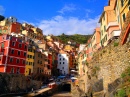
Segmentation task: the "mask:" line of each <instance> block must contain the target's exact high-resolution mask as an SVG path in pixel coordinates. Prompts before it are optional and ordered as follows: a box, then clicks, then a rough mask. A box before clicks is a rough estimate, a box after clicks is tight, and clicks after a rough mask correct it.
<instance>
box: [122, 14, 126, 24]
mask: <svg viewBox="0 0 130 97" xmlns="http://www.w3.org/2000/svg"><path fill="white" fill-rule="evenodd" d="M122 17H123V21H124V22H125V13H124V14H123V16H122Z"/></svg>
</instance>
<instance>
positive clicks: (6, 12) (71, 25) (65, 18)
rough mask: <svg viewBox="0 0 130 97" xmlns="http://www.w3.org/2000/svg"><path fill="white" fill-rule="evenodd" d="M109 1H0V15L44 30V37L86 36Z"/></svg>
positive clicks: (96, 25) (95, 25)
mask: <svg viewBox="0 0 130 97" xmlns="http://www.w3.org/2000/svg"><path fill="white" fill-rule="evenodd" d="M106 5H108V0H0V14H1V15H3V16H5V17H6V18H7V17H10V16H13V17H16V18H17V19H18V22H20V23H24V22H26V23H29V24H32V25H34V26H36V27H39V28H41V29H42V30H43V34H44V35H49V34H53V35H61V34H62V33H64V34H67V35H72V34H82V35H89V34H92V33H93V32H94V29H95V28H96V27H99V24H98V21H99V18H100V16H101V14H102V12H103V8H104V6H106Z"/></svg>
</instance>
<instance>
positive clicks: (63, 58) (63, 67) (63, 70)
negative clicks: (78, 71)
mask: <svg viewBox="0 0 130 97" xmlns="http://www.w3.org/2000/svg"><path fill="white" fill-rule="evenodd" d="M57 68H58V69H59V72H60V74H61V75H67V74H69V55H68V54H67V53H66V52H65V51H63V50H60V51H59V54H58V66H57Z"/></svg>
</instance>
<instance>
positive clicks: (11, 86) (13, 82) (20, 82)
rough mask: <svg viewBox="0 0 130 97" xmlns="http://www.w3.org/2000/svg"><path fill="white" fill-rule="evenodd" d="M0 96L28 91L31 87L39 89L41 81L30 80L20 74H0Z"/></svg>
mask: <svg viewBox="0 0 130 97" xmlns="http://www.w3.org/2000/svg"><path fill="white" fill-rule="evenodd" d="M0 86H1V87H0V94H7V93H15V92H17V93H18V92H25V91H27V90H28V91H30V90H31V88H32V87H34V88H35V89H39V88H40V87H41V81H35V80H31V79H29V78H28V77H26V76H24V75H20V74H6V73H0Z"/></svg>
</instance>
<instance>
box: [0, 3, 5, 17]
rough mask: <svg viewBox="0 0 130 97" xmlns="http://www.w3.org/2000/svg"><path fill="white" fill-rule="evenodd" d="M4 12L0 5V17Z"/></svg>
mask: <svg viewBox="0 0 130 97" xmlns="http://www.w3.org/2000/svg"><path fill="white" fill-rule="evenodd" d="M4 12H5V9H4V7H3V6H1V5H0V15H3V14H4Z"/></svg>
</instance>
